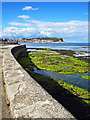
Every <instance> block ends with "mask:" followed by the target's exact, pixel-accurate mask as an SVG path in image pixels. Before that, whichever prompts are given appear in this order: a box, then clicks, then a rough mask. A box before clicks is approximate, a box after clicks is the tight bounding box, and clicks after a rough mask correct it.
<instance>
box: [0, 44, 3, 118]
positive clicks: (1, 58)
mask: <svg viewBox="0 0 90 120" xmlns="http://www.w3.org/2000/svg"><path fill="white" fill-rule="evenodd" d="M0 47H1V48H0V120H1V118H2V61H3V55H2V46H0Z"/></svg>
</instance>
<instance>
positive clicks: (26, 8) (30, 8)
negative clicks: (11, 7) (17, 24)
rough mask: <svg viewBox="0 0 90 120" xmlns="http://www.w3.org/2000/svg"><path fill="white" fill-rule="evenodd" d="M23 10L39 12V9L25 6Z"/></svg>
mask: <svg viewBox="0 0 90 120" xmlns="http://www.w3.org/2000/svg"><path fill="white" fill-rule="evenodd" d="M22 10H38V8H32V7H31V6H25V7H24V8H23V9H22Z"/></svg>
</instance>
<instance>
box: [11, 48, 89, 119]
mask: <svg viewBox="0 0 90 120" xmlns="http://www.w3.org/2000/svg"><path fill="white" fill-rule="evenodd" d="M21 48H23V49H22V51H20V47H19V49H14V50H12V53H13V55H14V57H15V58H16V59H17V61H18V62H19V63H20V64H21V65H22V67H23V68H24V69H25V70H26V71H27V72H28V73H29V75H30V76H31V77H32V78H33V79H34V80H35V81H37V82H38V83H39V84H40V85H41V86H42V87H43V88H44V89H45V90H46V91H47V92H48V93H49V94H50V95H51V96H52V97H53V98H54V99H56V100H57V101H58V102H59V103H60V104H62V105H63V106H64V107H65V108H66V109H67V110H68V111H69V112H70V113H72V114H73V116H75V117H76V118H77V119H79V120H85V119H87V120H88V119H89V117H88V108H87V106H86V105H85V104H82V103H81V101H80V98H78V97H76V96H74V95H73V94H71V93H70V92H69V91H67V90H66V89H63V88H62V87H61V86H60V85H59V84H58V83H57V82H56V81H55V80H54V79H52V78H50V77H46V76H43V75H40V74H37V73H34V72H33V70H34V69H33V68H34V67H37V66H35V64H34V63H33V62H32V61H31V59H30V58H29V57H28V55H27V54H26V52H25V51H26V47H25V46H23V47H21ZM18 50H19V52H17V51H18ZM18 53H19V54H18ZM22 58H24V60H25V61H24V64H23V62H22V61H21V59H22ZM85 106H86V107H85Z"/></svg>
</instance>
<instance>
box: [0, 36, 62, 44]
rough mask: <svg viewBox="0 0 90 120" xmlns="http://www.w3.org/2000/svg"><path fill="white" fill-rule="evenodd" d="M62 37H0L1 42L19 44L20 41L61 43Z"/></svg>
mask: <svg viewBox="0 0 90 120" xmlns="http://www.w3.org/2000/svg"><path fill="white" fill-rule="evenodd" d="M63 42H64V41H63V39H62V38H53V37H43V38H32V39H31V38H3V39H1V38H0V43H2V44H20V43H63Z"/></svg>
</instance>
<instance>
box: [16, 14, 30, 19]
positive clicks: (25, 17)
mask: <svg viewBox="0 0 90 120" xmlns="http://www.w3.org/2000/svg"><path fill="white" fill-rule="evenodd" d="M17 17H18V18H23V19H29V18H30V17H29V16H28V15H20V16H17Z"/></svg>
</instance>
